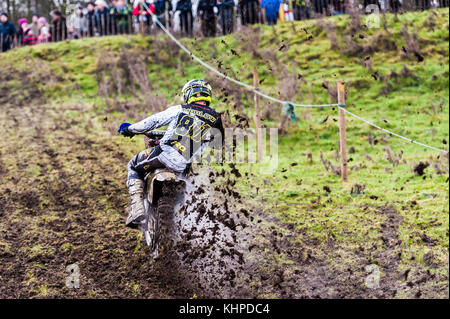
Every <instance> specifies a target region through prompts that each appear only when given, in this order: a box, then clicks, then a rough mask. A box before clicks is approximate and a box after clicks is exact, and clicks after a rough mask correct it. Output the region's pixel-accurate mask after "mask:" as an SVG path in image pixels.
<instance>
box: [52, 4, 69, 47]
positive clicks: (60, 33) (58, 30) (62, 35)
mask: <svg viewBox="0 0 450 319" xmlns="http://www.w3.org/2000/svg"><path fill="white" fill-rule="evenodd" d="M52 18H53V22H52V32H51V34H52V38H51V39H52V42H59V41H65V40H66V39H67V24H66V20H67V19H66V17H64V16H63V15H62V13H61V11H59V10H55V11H53V13H52Z"/></svg>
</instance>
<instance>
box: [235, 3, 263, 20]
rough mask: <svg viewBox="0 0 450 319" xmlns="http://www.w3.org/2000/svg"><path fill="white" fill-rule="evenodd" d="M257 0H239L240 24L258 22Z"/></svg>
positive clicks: (258, 4) (258, 8)
mask: <svg viewBox="0 0 450 319" xmlns="http://www.w3.org/2000/svg"><path fill="white" fill-rule="evenodd" d="M259 10H260V3H259V0H240V1H239V11H240V14H241V24H242V25H246V24H255V23H258V22H259Z"/></svg>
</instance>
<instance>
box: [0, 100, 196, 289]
mask: <svg viewBox="0 0 450 319" xmlns="http://www.w3.org/2000/svg"><path fill="white" fill-rule="evenodd" d="M49 111H50V112H48V111H43V109H42V108H36V109H31V108H30V109H26V110H24V109H21V110H18V112H17V113H16V110H14V109H13V110H8V111H7V115H8V116H12V117H13V118H15V119H16V121H17V123H15V124H14V125H16V124H17V126H15V127H14V130H15V132H16V133H17V136H15V137H14V138H12V140H14V139H17V140H19V139H25V140H27V141H28V144H29V145H28V146H26V147H23V148H21V147H16V145H15V144H16V143H14V141H13V142H12V143H11V144H10V145H5V149H8V156H5V155H4V154H2V158H3V157H5V158H7V160H8V162H9V167H11V168H12V169H11V170H10V171H11V173H10V174H8V173H6V177H5V181H4V183H3V184H2V186H1V192H2V194H5V196H3V195H2V196H0V203H1V204H2V207H1V208H2V209H1V225H2V228H1V230H2V237H1V238H0V239H1V244H2V245H4V247H3V246H0V247H2V249H1V251H0V259H1V263H2V267H1V269H0V278H1V279H2V280H1V282H2V283H1V284H0V293H1V295H2V297H12V298H14V297H23V298H29V297H34V296H36V297H39V296H40V297H42V296H46V297H163V298H166V297H187V296H191V295H192V294H193V292H192V291H191V290H190V288H186V287H183V286H181V287H180V286H178V285H177V286H170V284H168V283H165V282H162V281H160V280H159V278H158V277H155V276H154V274H153V273H152V269H153V267H154V265H153V264H152V263H151V262H150V260H149V258H147V251H146V250H145V248H144V247H142V245H141V242H140V241H141V238H139V236H137V234H136V233H135V232H133V231H131V230H128V229H125V227H124V225H123V221H124V217H125V215H124V211H125V208H126V204H127V200H128V198H127V193H126V189H125V187H124V184H123V183H121V181H122V180H124V179H125V176H126V172H125V166H124V165H123V166H122V163H126V160H125V158H124V156H123V154H122V155H120V154H119V155H117V154H116V152H117V151H116V150H114V149H113V147H112V146H111V145H110V144H109V142H110V141H99V140H95V141H94V140H90V139H89V137H87V136H83V135H82V134H79V131H81V132H83V129H86V130H87V131H88V130H89V128H88V127H87V126H86V125H80V124H78V123H70V122H68V121H67V120H66V119H65V118H64V116H63V114H61V115H59V116H57V117H56V118H54V119H53V120H54V122H53V123H48V121H45V120H43V119H44V118H51V117H52V116H53V115H54V114H52V111H53V110H49ZM29 112H30V113H31V115H32V116H28V113H29ZM72 122H73V121H72ZM8 124H9V125H6V127H11V124H12V123H8ZM74 126H75V127H74ZM80 126H82V127H81V128H80ZM50 127H51V130H49V128H50ZM11 129H13V128H12V127H11ZM49 135H50V138H49ZM2 146H3V145H2ZM2 148H3V147H2ZM28 153H33V155H34V156H29V154H28ZM24 158H26V160H23V159H24ZM105 158H107V160H105ZM15 159H18V160H17V161H16V160H15ZM114 161H118V162H120V164H119V166H120V169H121V170H122V171H121V172H120V171H119V168H118V165H111V164H112V163H113V162H114ZM3 162H4V160H2V163H3ZM3 166H4V164H2V168H3ZM31 167H33V169H36V168H37V167H39V174H31V175H32V176H29V175H30V174H27V173H26V171H27V170H29V169H31ZM2 171H3V169H2ZM12 172H14V173H12ZM136 251H138V253H136ZM72 263H77V264H78V265H79V267H80V271H81V285H82V288H83V289H78V290H77V289H72V290H71V289H67V288H66V287H65V277H66V276H67V275H68V274H67V273H65V267H66V266H67V265H69V264H72Z"/></svg>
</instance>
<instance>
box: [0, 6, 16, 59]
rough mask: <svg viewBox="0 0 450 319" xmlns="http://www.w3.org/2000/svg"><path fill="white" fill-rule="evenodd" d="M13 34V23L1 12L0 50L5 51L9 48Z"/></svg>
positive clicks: (14, 29) (14, 32)
mask: <svg viewBox="0 0 450 319" xmlns="http://www.w3.org/2000/svg"><path fill="white" fill-rule="evenodd" d="M15 34H16V27H15V26H14V23H12V22H11V21H9V20H8V14H7V13H5V12H4V13H2V14H1V15H0V52H6V51H8V50H10V49H11V44H12V43H13V41H14V35H15Z"/></svg>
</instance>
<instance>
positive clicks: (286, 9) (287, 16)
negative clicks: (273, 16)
mask: <svg viewBox="0 0 450 319" xmlns="http://www.w3.org/2000/svg"><path fill="white" fill-rule="evenodd" d="M280 7H281V8H282V11H283V14H284V21H294V14H293V13H292V10H291V9H292V8H291V7H290V6H289V3H288V1H287V0H283V1H281V5H280Z"/></svg>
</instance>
